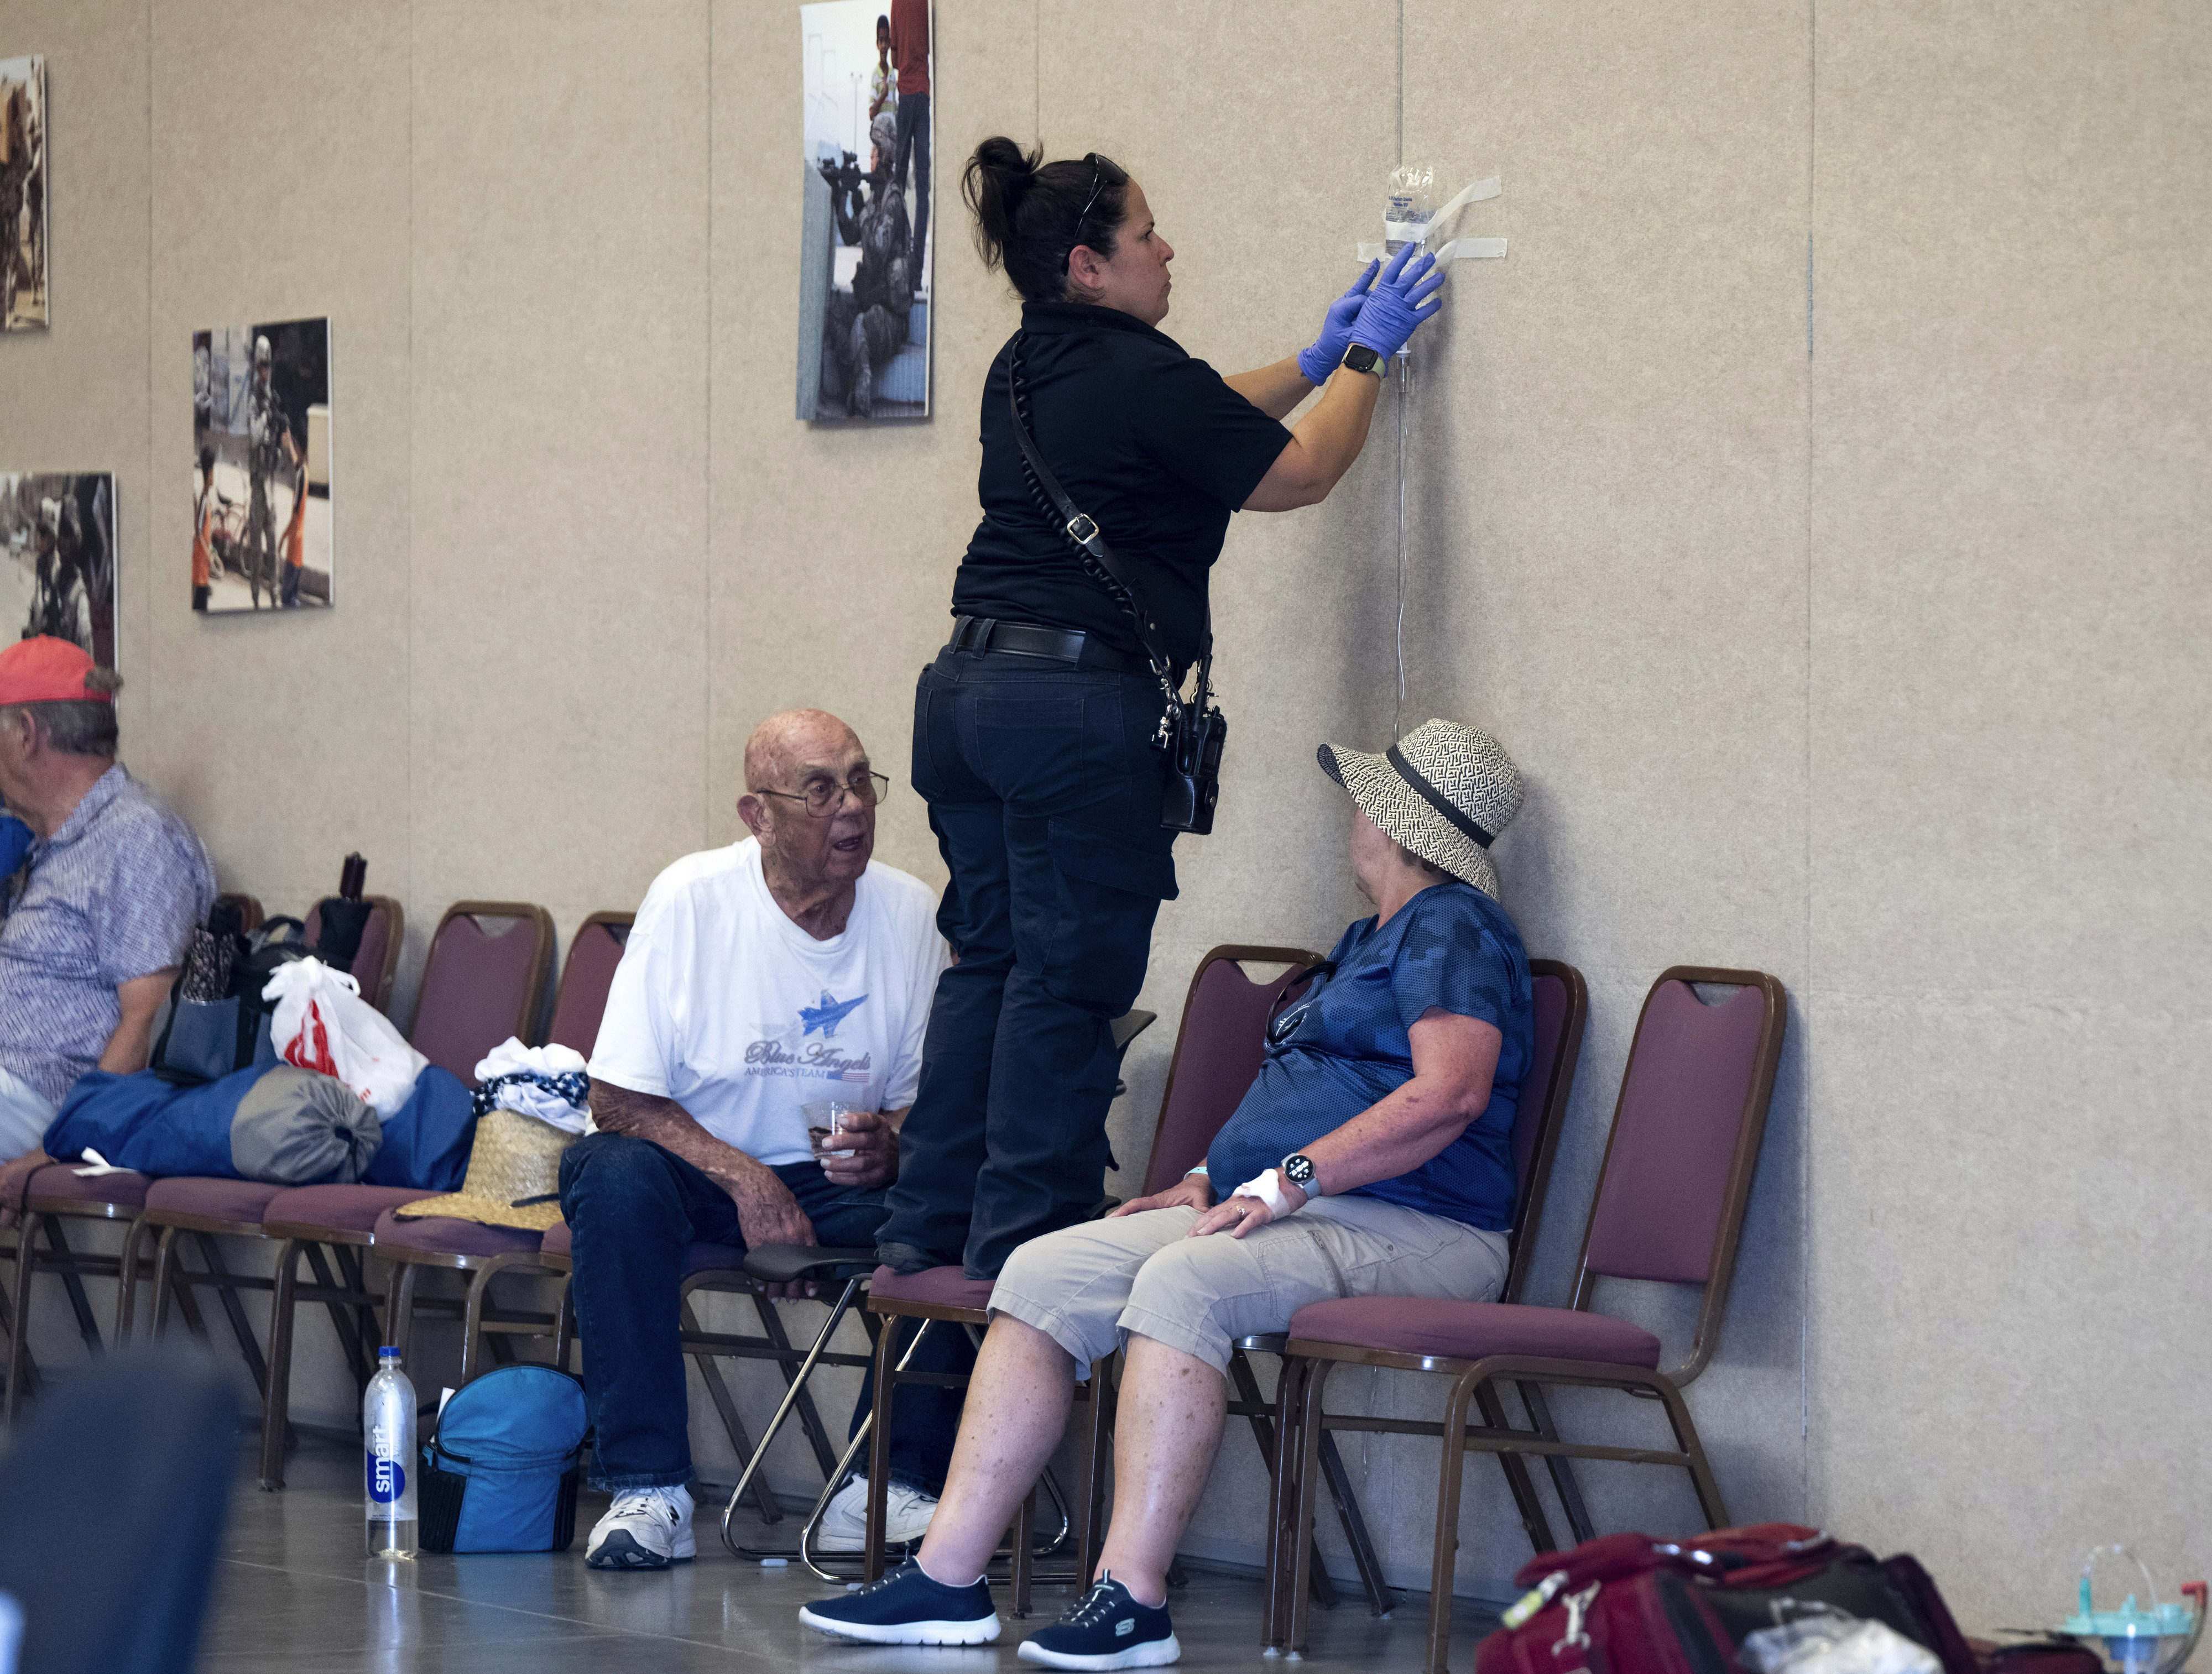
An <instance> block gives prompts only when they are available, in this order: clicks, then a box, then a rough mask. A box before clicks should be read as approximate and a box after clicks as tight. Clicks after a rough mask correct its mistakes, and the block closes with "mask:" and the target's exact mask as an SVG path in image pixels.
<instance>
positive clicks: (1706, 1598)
mask: <svg viewBox="0 0 2212 1674" xmlns="http://www.w3.org/2000/svg"><path fill="white" fill-rule="evenodd" d="M1513 1579H1514V1582H1515V1584H1516V1586H1525V1587H1527V1588H1528V1589H1529V1591H1528V1593H1527V1594H1526V1595H1525V1596H1524V1597H1522V1598H1521V1599H1520V1600H1519V1602H1517V1603H1516V1604H1514V1605H1513V1606H1512V1608H1511V1609H1510V1610H1507V1611H1506V1612H1505V1615H1504V1625H1503V1626H1502V1627H1500V1628H1499V1629H1498V1631H1497V1632H1496V1633H1494V1634H1492V1635H1490V1637H1489V1638H1487V1639H1486V1640H1484V1641H1482V1644H1481V1645H1480V1647H1479V1648H1478V1649H1477V1650H1476V1652H1475V1658H1474V1666H1475V1674H1741V1665H1739V1663H1738V1662H1737V1659H1736V1652H1737V1650H1738V1648H1739V1647H1741V1645H1742V1643H1743V1641H1744V1638H1745V1636H1746V1635H1749V1634H1752V1633H1755V1632H1758V1631H1759V1629H1765V1628H1772V1627H1777V1626H1780V1625H1784V1624H1787V1623H1789V1622H1793V1621H1796V1620H1799V1619H1802V1618H1803V1617H1806V1616H1826V1615H1832V1614H1834V1613H1835V1612H1838V1611H1840V1612H1842V1613H1843V1614H1844V1615H1846V1616H1857V1617H1860V1618H1862V1619H1863V1620H1868V1621H1874V1622H1882V1623H1884V1624H1885V1625H1887V1626H1888V1627H1890V1628H1892V1629H1895V1630H1896V1631H1897V1632H1898V1633H1899V1634H1901V1635H1904V1636H1905V1638H1906V1639H1909V1640H1911V1641H1913V1642H1914V1643H1915V1644H1917V1645H1920V1646H1923V1647H1926V1648H1927V1649H1928V1650H1929V1652H1931V1653H1933V1654H1934V1655H1935V1657H1936V1660H1937V1661H1938V1662H1939V1663H1941V1664H1942V1669H1943V1674H1976V1665H1975V1661H1974V1657H1973V1653H1972V1652H1971V1651H1970V1650H1968V1648H1967V1647H1966V1639H1965V1637H1964V1636H1963V1635H1961V1634H1960V1632H1959V1626H1958V1623H1957V1622H1954V1621H1953V1620H1952V1619H1951V1612H1950V1610H1949V1609H1948V1607H1947V1606H1946V1605H1945V1604H1944V1603H1943V1598H1942V1594H1941V1593H1939V1592H1936V1584H1935V1583H1934V1582H1933V1581H1932V1580H1929V1577H1928V1572H1927V1571H1926V1570H1924V1569H1923V1568H1921V1567H1920V1565H1919V1563H1918V1562H1917V1561H1916V1560H1914V1559H1913V1558H1911V1557H1909V1556H1902V1555H1900V1556H1897V1557H1893V1558H1889V1559H1887V1560H1883V1559H1877V1558H1876V1557H1875V1556H1874V1554H1873V1553H1871V1552H1869V1551H1868V1550H1866V1548H1864V1547H1863V1546H1852V1545H1848V1544H1844V1543H1843V1542H1841V1541H1838V1540H1835V1539H1833V1538H1831V1537H1830V1536H1828V1535H1826V1534H1824V1533H1822V1532H1821V1531H1820V1530H1818V1529H1808V1528H1806V1527H1803V1526H1802V1525H1799V1524H1796V1523H1759V1524H1755V1525H1753V1526H1751V1527H1749V1528H1744V1529H1717V1530H1715V1531H1712V1532H1711V1534H1705V1535H1699V1536H1697V1537H1695V1538H1692V1539H1688V1540H1679V1541H1676V1540H1654V1539H1653V1538H1651V1537H1650V1536H1649V1535H1641V1534H1617V1535H1606V1536H1603V1537H1602V1538H1599V1539H1596V1540H1587V1541H1584V1542H1583V1544H1581V1545H1579V1546H1577V1547H1576V1548H1575V1549H1574V1550H1572V1551H1571V1552H1565V1553H1560V1552H1550V1553H1546V1554H1544V1555H1542V1556H1539V1557H1537V1558H1534V1559H1533V1560H1532V1561H1531V1562H1528V1563H1527V1564H1524V1565H1523V1566H1522V1568H1521V1571H1520V1573H1519V1574H1516V1576H1515V1577H1514V1578H1513Z"/></svg>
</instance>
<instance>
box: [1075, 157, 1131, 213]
mask: <svg viewBox="0 0 2212 1674" xmlns="http://www.w3.org/2000/svg"><path fill="white" fill-rule="evenodd" d="M1083 161H1085V162H1086V163H1089V164H1090V165H1091V196H1090V197H1086V198H1085V199H1084V200H1083V213H1082V214H1081V215H1078V216H1076V218H1075V230H1076V231H1077V232H1078V233H1080V232H1081V231H1082V230H1083V223H1084V222H1085V221H1088V220H1090V219H1091V210H1092V209H1095V208H1097V203H1098V194H1099V193H1100V192H1102V191H1105V190H1106V186H1107V180H1106V171H1107V170H1108V169H1109V168H1110V169H1112V170H1113V171H1114V172H1115V173H1116V174H1119V173H1121V164H1119V163H1117V162H1115V161H1114V160H1113V159H1112V158H1111V157H1109V156H1107V155H1104V154H1103V153H1101V152H1097V151H1086V152H1085V153H1084V154H1083Z"/></svg>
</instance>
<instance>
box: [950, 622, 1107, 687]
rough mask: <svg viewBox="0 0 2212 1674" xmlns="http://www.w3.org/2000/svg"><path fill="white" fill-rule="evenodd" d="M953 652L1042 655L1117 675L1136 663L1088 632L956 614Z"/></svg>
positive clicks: (1022, 655)
mask: <svg viewBox="0 0 2212 1674" xmlns="http://www.w3.org/2000/svg"><path fill="white" fill-rule="evenodd" d="M946 645H947V647H948V649H950V650H953V651H968V652H986V651H1000V652H1010V653H1012V655H1014V656H1016V657H1042V658H1048V660H1050V661H1052V662H1055V663H1073V664H1076V665H1078V666H1079V667H1081V668H1085V669H1097V670H1100V671H1101V672H1102V673H1107V674H1118V673H1120V672H1121V671H1122V670H1127V669H1129V668H1132V667H1133V666H1135V664H1134V663H1133V659H1131V658H1128V657H1126V656H1124V655H1123V654H1122V653H1121V652H1118V651H1115V650H1113V649H1111V648H1110V647H1109V646H1103V645H1101V644H1100V643H1099V642H1098V641H1097V640H1095V639H1093V638H1092V637H1091V635H1090V634H1081V633H1077V632H1075V631H1074V630H1073V629H1070V628H1040V627H1039V626H1037V624H1036V623H1035V622H997V621H994V619H992V618H991V617H989V616H955V617H954V618H953V619H952V637H951V640H948V641H946Z"/></svg>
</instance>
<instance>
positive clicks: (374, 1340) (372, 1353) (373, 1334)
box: [307, 1244, 384, 1395]
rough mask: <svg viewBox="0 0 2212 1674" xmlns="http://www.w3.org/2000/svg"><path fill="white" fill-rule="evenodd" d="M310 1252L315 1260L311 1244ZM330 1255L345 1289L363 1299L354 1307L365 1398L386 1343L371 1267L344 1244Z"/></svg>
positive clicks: (356, 1370) (356, 1373)
mask: <svg viewBox="0 0 2212 1674" xmlns="http://www.w3.org/2000/svg"><path fill="white" fill-rule="evenodd" d="M307 1253H308V1257H309V1259H311V1260H312V1259H313V1256H314V1253H315V1246H313V1245H310V1246H308V1250H307ZM331 1254H332V1255H334V1256H336V1257H337V1264H338V1275H339V1277H341V1278H343V1280H344V1281H345V1288H346V1289H348V1290H350V1291H351V1292H353V1293H354V1295H356V1296H358V1297H360V1298H361V1300H360V1301H357V1302H356V1303H355V1304H354V1305H353V1322H354V1323H353V1340H354V1349H353V1357H354V1376H355V1378H356V1380H358V1382H359V1384H360V1386H361V1392H362V1394H364V1395H366V1394H367V1393H368V1380H369V1378H370V1377H371V1376H372V1375H373V1374H374V1373H375V1371H376V1350H377V1348H378V1346H379V1345H380V1343H383V1341H384V1327H383V1325H381V1324H380V1322H379V1321H378V1319H377V1317H376V1308H377V1304H376V1299H375V1294H374V1292H373V1291H371V1290H370V1289H369V1288H368V1262H367V1261H365V1260H364V1259H362V1256H361V1255H360V1253H359V1252H356V1251H355V1250H352V1249H349V1248H348V1247H347V1246H345V1245H343V1244H333V1245H332V1246H331Z"/></svg>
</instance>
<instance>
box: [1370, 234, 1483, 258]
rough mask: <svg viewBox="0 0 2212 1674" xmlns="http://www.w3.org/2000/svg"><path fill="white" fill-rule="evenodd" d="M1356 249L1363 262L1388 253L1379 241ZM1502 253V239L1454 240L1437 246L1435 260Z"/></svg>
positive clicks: (1373, 241) (1386, 248)
mask: <svg viewBox="0 0 2212 1674" xmlns="http://www.w3.org/2000/svg"><path fill="white" fill-rule="evenodd" d="M1356 248H1357V253H1358V259H1359V260H1361V261H1363V262H1375V261H1380V260H1381V259H1382V258H1383V257H1384V256H1386V255H1388V254H1389V249H1388V247H1387V246H1384V244H1383V242H1382V240H1379V239H1378V240H1370V241H1368V242H1366V243H1364V244H1361V245H1359V246H1357V247H1356ZM1504 253H1505V240H1504V239H1454V240H1451V241H1450V242H1449V244H1444V245H1440V246H1437V251H1436V258H1437V260H1438V261H1440V262H1465V261H1473V260H1475V259H1477V258H1492V259H1494V258H1498V257H1500V256H1503V255H1504Z"/></svg>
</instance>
